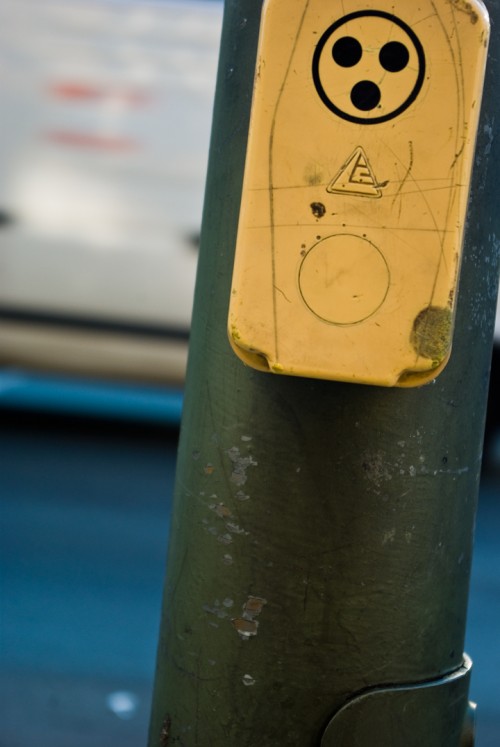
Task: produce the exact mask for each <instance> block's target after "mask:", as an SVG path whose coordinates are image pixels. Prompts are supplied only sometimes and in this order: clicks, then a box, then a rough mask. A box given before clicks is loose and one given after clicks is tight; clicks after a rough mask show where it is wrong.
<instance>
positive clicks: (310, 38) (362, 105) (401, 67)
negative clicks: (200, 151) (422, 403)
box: [229, 0, 489, 386]
mask: <svg viewBox="0 0 500 747" xmlns="http://www.w3.org/2000/svg"><path fill="white" fill-rule="evenodd" d="M488 34H489V25H488V16H487V13H486V10H485V8H484V5H483V4H482V3H481V2H480V1H479V0H467V2H465V0H422V2H418V3H417V2H415V0H400V2H398V3H397V4H396V5H395V4H394V3H392V2H389V1H388V0H379V1H378V2H373V0H371V1H370V0H369V1H368V2H360V1H359V0H350V1H349V3H346V2H345V1H343V0H330V1H329V2H325V0H267V2H266V3H265V4H264V8H263V16H262V27H261V35H260V41H259V53H258V61H257V70H256V76H255V88H254V97H253V104H252V113H251V121H250V134H249V144H248V151H247V161H246V167H245V178H244V185H243V195H242V202H241V211H240V221H239V228H238V238H237V246H236V255H235V264H234V272H233V286H232V293H231V303H230V309H229V338H230V341H231V344H232V346H233V348H234V350H235V352H236V353H237V354H238V355H239V357H240V358H241V359H242V360H243V361H244V362H245V363H248V364H249V365H251V366H253V367H255V368H258V369H260V370H265V371H273V372H277V373H284V374H291V375H296V376H310V377H317V378H324V379H336V380H340V381H351V382H359V383H365V384H376V385H383V386H416V385H420V384H423V383H425V382H427V381H429V380H430V379H432V378H434V377H435V376H436V375H437V374H438V373H439V372H440V371H441V370H442V369H443V368H444V366H445V365H446V362H447V360H448V358H449V355H450V349H451V340H452V332H453V319H454V309H455V300H456V292H457V285H458V275H459V268H460V254H461V246H462V235H463V227H464V222H465V213H466V207H467V195H468V189H469V181H470V173H471V168H472V160H473V150H474V141H475V136H476V130H477V123H478V117H479V108H480V100H481V92H482V84H483V76H484V66H485V61H486V52H487V44H488Z"/></svg>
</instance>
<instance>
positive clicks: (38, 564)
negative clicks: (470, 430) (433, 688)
mask: <svg viewBox="0 0 500 747" xmlns="http://www.w3.org/2000/svg"><path fill="white" fill-rule="evenodd" d="M0 415H1V420H0V423H1V425H0V473H1V479H0V490H1V498H2V536H1V555H2V557H1V562H2V584H3V589H2V634H1V647H2V649H1V656H2V662H1V674H0V711H1V715H0V745H1V747H28V746H29V747H32V745H35V744H36V745H40V746H41V747H109V746H110V745H112V744H120V747H140V746H141V745H145V743H146V733H147V724H148V717H149V706H150V698H151V688H152V678H153V673H154V662H155V652H156V643H157V635H158V626H159V618H160V603H161V591H162V584H163V576H164V567H165V553H166V545H167V537H168V531H169V511H170V500H171V495H172V486H173V476H174V467H175V454H176V446H177V431H176V430H175V429H169V428H168V427H156V428H153V427H142V426H140V425H137V424H136V425H135V426H134V425H132V424H130V423H129V424H128V425H127V426H126V425H125V424H123V423H117V422H110V421H105V420H87V421H85V420H82V419H67V418H64V419H61V418H54V417H52V418H44V417H41V416H38V417H36V416H34V415H33V413H32V414H27V415H23V414H21V413H19V412H15V411H13V412H9V411H3V412H1V413H0ZM499 537H500V482H499V481H498V479H497V478H495V476H494V475H493V474H490V475H489V476H485V479H484V480H483V484H482V489H481V498H480V509H479V516H478V524H477V543H476V551H475V558H474V569H473V579H472V589H471V597H470V615H469V627H468V641H467V651H468V652H469V653H470V655H471V656H472V657H473V659H474V677H473V685H472V697H473V698H474V699H475V700H477V701H478V703H479V706H480V707H479V712H478V713H479V721H478V739H477V747H498V745H499V744H500V698H499V683H498V672H499V671H500V645H499V637H500V627H499V625H498V621H499V619H500V542H499ZM117 691H119V692H121V691H125V692H127V693H130V697H131V698H132V697H133V698H135V699H136V701H135V702H136V707H135V708H131V709H130V711H129V712H128V713H125V714H122V716H124V715H126V716H128V718H126V719H125V718H123V717H120V716H119V715H117V714H116V712H114V711H113V710H112V709H110V707H109V705H108V702H107V699H108V697H109V695H110V694H111V693H115V692H117Z"/></svg>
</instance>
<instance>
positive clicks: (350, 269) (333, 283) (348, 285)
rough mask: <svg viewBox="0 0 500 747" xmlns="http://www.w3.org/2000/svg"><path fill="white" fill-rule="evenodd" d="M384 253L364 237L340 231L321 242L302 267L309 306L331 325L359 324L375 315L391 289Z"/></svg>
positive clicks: (301, 279) (302, 288)
mask: <svg viewBox="0 0 500 747" xmlns="http://www.w3.org/2000/svg"><path fill="white" fill-rule="evenodd" d="M389 283H390V273H389V268H388V266H387V262H386V261H385V258H384V256H383V254H382V253H381V252H380V250H379V249H377V247H376V246H375V245H374V244H372V243H371V241H368V239H364V238H362V237H361V236H356V235H354V234H336V235H335V236H328V237H327V238H325V239H322V240H321V241H318V243H317V244H315V245H314V246H313V247H312V248H311V249H310V250H309V252H308V253H307V254H306V256H305V257H304V259H303V260H302V263H301V265H300V270H299V287H300V292H301V295H302V298H303V299H304V301H305V303H306V305H307V306H308V308H309V309H310V310H311V311H312V313H313V314H315V315H316V316H317V317H319V318H320V319H322V320H323V321H325V322H329V323H330V324H339V325H343V324H357V323H359V322H362V321H364V320H365V319H368V317H370V316H372V314H374V313H375V312H376V311H377V310H378V309H379V308H380V306H381V305H382V304H383V302H384V300H385V298H386V296H387V292H388V290H389Z"/></svg>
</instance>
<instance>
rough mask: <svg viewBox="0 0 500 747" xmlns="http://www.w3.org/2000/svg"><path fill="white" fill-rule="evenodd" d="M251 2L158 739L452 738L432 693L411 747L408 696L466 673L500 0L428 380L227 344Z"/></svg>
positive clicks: (212, 255)
mask: <svg viewBox="0 0 500 747" xmlns="http://www.w3.org/2000/svg"><path fill="white" fill-rule="evenodd" d="M261 5H262V3H261V0H227V2H226V9H225V18H224V26H223V35H222V48H221V56H220V67H219V75H218V83H217V94H216V102H215V114H214V124H213V136H212V145H211V155H210V162H209V175H208V182H207V192H206V202H205V211H204V224H203V231H202V246H201V253H200V263H199V270H198V282H197V291H196V299H195V308H194V316H193V328H192V342H191V352H190V363H189V369H188V379H187V385H186V402H185V412H184V417H183V424H182V430H181V440H180V447H179V458H178V466H177V480H176V489H175V506H174V515H173V520H172V536H171V541H170V550H169V560H168V574H167V581H166V588H165V596H164V610H163V617H162V628H161V636H160V644H159V652H158V666H157V675H156V685H155V692H154V702H153V712H152V719H151V729H150V740H149V745H150V747H161V746H163V747H164V746H165V745H170V744H172V745H173V744H177V745H185V747H205V746H207V747H208V746H209V745H210V746H211V747H223V746H224V745H227V746H228V747H236V746H237V745H238V747H245V746H248V747H249V746H250V745H259V747H265V746H267V745H269V747H270V746H271V745H272V746H273V747H276V746H277V745H297V746H298V745H300V746H301V747H305V746H306V745H311V746H312V745H320V744H322V745H326V746H328V745H334V744H335V745H342V747H346V746H349V745H351V744H352V745H357V746H359V747H368V745H370V747H374V745H379V744H380V745H384V747H400V745H402V744H405V747H408V745H414V744H415V747H416V746H417V745H418V746H419V747H421V745H422V744H423V743H425V744H426V745H427V747H433V746H434V745H436V746H437V747H458V746H459V744H460V739H462V736H461V734H462V729H461V723H459V724H458V726H456V727H455V726H453V724H450V723H449V721H450V718H451V719H452V720H453V719H454V720H455V721H456V720H457V719H458V720H459V721H460V719H461V718H463V712H464V709H465V707H466V701H464V699H463V696H464V694H462V696H461V700H460V708H459V710H458V711H457V710H456V709H455V710H453V708H452V707H451V705H450V702H451V701H447V700H446V697H444V698H443V697H442V696H440V695H438V693H439V692H441V693H443V692H444V690H440V689H439V688H438V687H435V688H434V690H429V689H425V697H426V698H427V700H425V699H424V700H425V710H424V711H423V710H422V709H423V706H422V707H420V706H419V709H417V710H416V711H415V713H413V718H414V719H417V718H418V717H420V719H421V720H423V721H426V720H427V722H428V723H427V726H426V729H427V731H424V732H422V733H424V734H427V735H428V736H427V737H425V739H427V741H426V742H422V741H421V739H422V737H421V736H419V737H418V738H417V736H415V737H414V738H413V739H412V738H410V737H404V738H403V737H402V736H401V735H402V734H404V733H406V732H404V729H405V728H406V726H404V724H403V722H404V717H403V715H402V714H403V713H410V712H411V710H412V709H411V707H410V706H409V705H408V702H403V700H404V698H403V696H400V695H398V693H399V694H400V693H401V692H403V691H404V689H405V687H411V688H413V687H417V689H418V687H421V688H422V687H424V686H425V685H426V683H436V684H439V682H440V678H446V677H448V676H451V678H452V680H453V677H455V675H456V673H457V672H460V671H461V670H460V668H461V667H462V665H463V645H464V634H465V619H466V609H467V596H468V582H469V573H470V565H471V554H472V541H473V522H474V514H475V507H476V499H477V493H478V482H479V471H480V462H481V444H482V433H483V428H484V418H485V403H486V395H487V388H488V370H489V360H490V355H491V340H492V328H493V321H494V309H495V300H496V292H497V282H498V262H499V254H500V223H499V213H500V211H499V209H498V195H499V193H500V189H499V185H498V175H499V174H500V145H499V139H498V137H497V136H496V135H497V130H498V123H499V121H500V113H499V111H498V108H499V98H498V92H497V89H496V86H497V81H498V80H499V79H500V69H499V58H498V55H497V49H498V45H499V41H500V40H499V39H498V26H497V24H498V25H499V26H500V0H490V2H489V3H488V10H489V12H490V16H491V18H492V22H493V33H494V34H496V38H495V39H493V40H492V42H491V44H490V49H491V50H492V53H491V55H490V60H489V67H488V71H487V80H486V89H485V94H484V104H483V113H482V120H481V125H480V133H479V139H478V145H477V157H476V168H475V175H474V180H473V184H472V190H471V203H470V210H469V218H468V228H467V232H466V247H465V255H464V261H463V268H462V279H461V283H460V294H459V301H458V317H457V323H456V335H455V341H454V349H453V353H452V357H451V360H450V363H449V364H448V367H447V368H446V370H445V371H444V373H442V374H441V375H440V376H439V377H438V379H437V380H436V381H435V382H433V383H432V384H429V385H427V386H425V387H422V388H420V389H382V388H378V387H363V386H359V385H348V384H340V383H332V382H325V381H318V380H310V379H300V378H293V377H280V376H274V375H270V374H265V373H260V372H257V371H253V370H251V369H249V368H247V367H245V366H244V365H243V364H242V363H241V362H240V361H239V360H238V359H237V358H236V357H235V355H234V354H233V353H232V351H231V349H230V347H229V343H228V342H227V339H226V317H227V307H228V300H229V292H230V283H231V273H232V259H233V250H234V245H235V236H236V228H237V221H238V210H239V200H240V194H241V182H242V173H243V164H244V158H245V148H246V138H247V129H248V117H249V110H250V103H251V94H252V84H253V74H254V64H255V57H256V46H257V38H258V32H259V22H260V10H261ZM472 654H473V652H472ZM457 676H458V675H457ZM452 680H450V682H451V681H452ZM454 681H455V680H453V682H454ZM453 682H452V685H450V689H449V690H447V692H448V694H449V697H450V698H452V696H453V693H452V691H453V687H454V685H453ZM398 688H399V689H398ZM386 691H387V692H389V693H392V695H394V696H397V697H394V698H393V699H392V701H391V702H392V703H396V701H397V703H396V707H395V710H394V711H393V713H394V721H393V723H392V725H391V727H390V728H391V730H392V731H391V732H390V736H389V737H387V733H386V732H383V730H384V728H386V727H385V726H383V725H382V726H380V729H378V728H377V725H376V724H373V723H371V722H370V723H369V726H368V728H366V729H365V731H363V728H364V727H363V728H361V727H359V729H360V730H359V733H358V734H357V735H354V736H353V733H352V729H351V727H349V726H345V724H344V726H342V724H341V725H340V727H339V729H340V731H338V733H339V734H342V735H343V736H342V737H336V734H337V732H336V729H337V726H336V725H335V724H336V723H337V722H336V721H335V715H336V714H339V713H340V714H344V715H345V713H346V712H348V711H346V710H345V707H346V704H352V703H354V702H357V699H358V700H359V702H360V703H361V706H362V707H361V710H360V711H359V713H361V712H362V711H363V707H364V706H363V703H366V702H367V700H366V696H367V695H370V694H371V693H373V694H376V695H377V697H379V696H380V693H384V692H386ZM419 692H420V691H419ZM412 693H413V695H414V691H413V690H412ZM450 693H451V695H450ZM413 695H412V697H413ZM466 696H467V692H466V691H465V699H466ZM399 697H401V698H403V700H401V702H400V701H398V698H399ZM405 697H406V696H405ZM424 700H423V701H418V702H421V703H422V704H423V703H424ZM455 700H456V702H458V700H457V699H455ZM414 702H417V701H414ZM398 704H399V705H398ZM433 704H434V705H433ZM436 704H437V705H436ZM384 708H385V705H384V703H383V702H382V704H381V706H380V707H378V706H377V707H376V708H375V709H373V710H372V715H371V716H369V719H372V720H373V718H375V717H374V714H375V713H376V712H377V711H384ZM342 709H344V710H342ZM398 709H399V710H398ZM386 711H387V709H386ZM387 712H388V711H387ZM443 712H446V713H447V714H448V721H446V719H444V721H443V717H442V716H443ZM450 714H451V716H450ZM363 718H364V717H363ZM332 719H333V721H332ZM337 721H338V720H337ZM357 721H358V722H359V723H361V721H362V718H360V719H358V720H357ZM445 722H446V727H443V723H445ZM346 723H347V722H346ZM367 723H368V722H367ZM398 724H401V730H402V731H400V730H398V729H399V726H398ZM387 728H388V727H387ZM342 729H344V731H342ZM412 730H413V731H412V733H414V734H415V735H417V732H418V729H414V728H413V727H412ZM363 735H364V736H363ZM391 735H392V736H391ZM417 739H419V740H420V741H415V740H417ZM364 740H368V741H364ZM405 740H406V741H405ZM462 744H465V742H462Z"/></svg>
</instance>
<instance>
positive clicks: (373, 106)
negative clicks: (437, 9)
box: [312, 10, 425, 124]
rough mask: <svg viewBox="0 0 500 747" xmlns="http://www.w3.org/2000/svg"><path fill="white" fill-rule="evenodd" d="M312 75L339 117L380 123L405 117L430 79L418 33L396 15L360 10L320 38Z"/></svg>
mask: <svg viewBox="0 0 500 747" xmlns="http://www.w3.org/2000/svg"><path fill="white" fill-rule="evenodd" d="M312 74H313V80H314V85H315V87H316V91H317V92H318V95H319V97H320V99H321V100H322V101H323V103H324V104H325V106H327V107H328V109H330V111H332V112H333V113H334V114H336V115H337V116H339V117H341V118H342V119H345V120H347V121H349V122H356V123H358V124H379V123H381V122H387V121H388V120H390V119H393V118H394V117H397V116H398V115H399V114H402V112H404V111H405V110H406V109H408V107H409V106H410V105H411V104H412V103H413V102H414V101H415V99H416V98H417V96H418V94H419V92H420V89H421V88H422V84H423V82H424V78H425V54H424V50H423V47H422V44H421V43H420V40H419V39H418V37H417V35H416V34H415V32H414V31H413V29H411V28H410V26H408V24H406V23H405V22H404V21H402V20H401V19H400V18H398V17H397V16H394V15H391V14H390V13H385V12H384V11H379V10H360V11H357V12H355V13H349V14H348V15H346V16H344V17H343V18H340V19H339V20H338V21H336V22H335V23H333V24H332V25H331V26H329V27H328V28H327V29H326V31H325V32H324V34H323V35H322V36H321V38H320V40H319V42H318V44H317V46H316V49H315V51H314V55H313V65H312Z"/></svg>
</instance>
